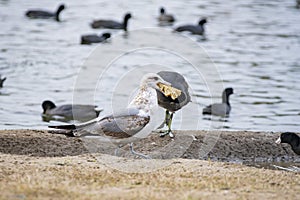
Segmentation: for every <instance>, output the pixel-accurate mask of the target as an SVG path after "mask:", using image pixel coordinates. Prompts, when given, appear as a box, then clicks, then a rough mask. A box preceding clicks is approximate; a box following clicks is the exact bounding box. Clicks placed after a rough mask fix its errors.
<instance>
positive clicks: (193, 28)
mask: <svg viewBox="0 0 300 200" xmlns="http://www.w3.org/2000/svg"><path fill="white" fill-rule="evenodd" d="M206 22H207V20H206V18H203V19H201V20H200V21H199V23H198V24H197V25H192V24H188V25H183V26H179V27H177V28H176V29H175V31H177V32H183V31H188V32H190V33H192V34H196V35H203V34H204V32H205V29H204V24H206Z"/></svg>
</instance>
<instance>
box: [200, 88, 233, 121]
mask: <svg viewBox="0 0 300 200" xmlns="http://www.w3.org/2000/svg"><path fill="white" fill-rule="evenodd" d="M231 94H233V89H232V88H226V89H225V90H224V91H223V93H222V103H215V104H212V105H209V106H207V107H205V108H203V111H202V114H203V115H217V116H222V117H226V116H228V115H229V113H230V110H231V106H230V103H229V96H230V95H231Z"/></svg>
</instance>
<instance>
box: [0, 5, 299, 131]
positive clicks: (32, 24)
mask: <svg viewBox="0 0 300 200" xmlns="http://www.w3.org/2000/svg"><path fill="white" fill-rule="evenodd" d="M60 3H61V2H60V1H46V2H43V3H41V1H38V0H30V1H16V0H0V27H1V29H0V38H1V40H0V74H2V75H3V76H6V77H7V80H6V82H5V84H4V87H3V88H1V89H0V105H1V106H0V116H1V120H0V128H1V129H15V128H35V129H45V128H47V125H48V124H49V123H47V122H43V121H42V118H41V112H42V108H41V103H42V102H43V101H44V100H46V99H50V100H53V101H54V102H55V103H57V104H58V105H59V104H66V103H71V102H72V101H73V91H74V90H73V89H74V86H75V85H76V80H77V77H78V73H79V72H80V69H81V67H82V66H83V65H84V63H85V62H86V60H88V59H89V58H90V56H91V54H93V52H94V51H95V49H96V47H97V45H85V46H83V45H80V44H79V41H80V35H82V34H87V33H101V32H103V30H93V29H91V28H90V26H89V23H90V22H91V21H92V20H93V19H98V18H111V19H116V20H122V18H123V15H124V14H125V13H126V12H127V11H130V12H131V13H132V15H133V16H134V18H133V19H131V20H130V21H129V28H128V29H129V33H128V35H127V36H126V35H124V34H123V32H122V31H118V30H113V31H110V32H111V33H112V34H113V38H112V40H111V42H108V43H107V44H104V45H103V46H105V47H106V48H107V47H110V45H114V44H115V43H116V41H118V42H120V43H122V44H123V45H124V44H128V45H134V44H136V42H137V41H136V38H137V37H136V36H137V33H136V31H135V30H140V29H143V28H157V27H158V22H157V20H156V17H157V16H158V9H159V7H160V6H162V4H161V3H160V1H153V0H152V1H137V0H132V1H117V2H113V1H96V0H86V1H77V0H72V1H71V0H69V1H64V3H65V4H66V6H67V9H66V10H64V11H63V12H62V13H61V19H62V22H60V23H57V22H55V21H52V20H30V19H27V18H26V17H24V13H25V11H26V10H28V9H32V8H45V9H48V10H55V9H56V7H57V6H58V5H59V4H60ZM294 5H295V2H294V1H292V0H291V1H284V0H277V1H276V0H274V1H270V2H266V1H261V0H248V1H245V0H237V1H226V3H224V1H221V0H213V1H211V0H204V1H195V0H194V1H189V0H187V1H180V0H174V1H172V3H170V4H167V3H165V4H164V5H163V6H165V8H166V10H167V12H170V13H172V14H174V15H175V17H176V19H177V21H176V22H175V23H174V25H173V26H169V27H164V28H165V30H169V31H170V32H171V29H172V27H176V26H178V25H180V24H184V23H197V21H198V20H199V19H200V17H207V19H208V23H207V24H206V26H205V28H206V37H205V40H204V39H203V38H202V37H199V36H194V35H189V34H185V33H183V35H184V36H186V37H187V38H188V39H191V40H192V41H195V42H196V43H197V44H198V45H200V46H201V47H202V48H203V49H204V50H205V51H206V53H207V54H208V56H209V57H210V58H211V60H212V61H213V62H214V64H215V66H216V67H217V70H218V71H219V74H220V75H221V77H222V79H223V82H222V83H223V85H224V86H225V87H233V88H234V91H235V94H234V95H232V96H231V99H230V100H231V105H232V112H231V113H230V117H229V118H227V119H226V120H225V122H224V123H223V126H224V128H226V129H227V130H263V131H297V132H299V131H300V128H299V122H300V107H299V102H300V79H299V77H300V26H299V22H300V10H297V9H296V8H295V6H294ZM150 37H151V36H149V40H150ZM158 37H159V35H158ZM175 37H176V36H175ZM143 39H144V40H146V41H147V39H148V38H143ZM158 41H159V42H161V43H166V40H165V39H164V38H163V37H162V38H161V40H158ZM114 42H115V43H114ZM174 43H176V41H174ZM193 48H194V47H192V46H191V50H193ZM194 50H195V49H194ZM116 51H117V50H116ZM114 53H117V52H107V55H114ZM143 58H148V59H150V60H152V61H153V62H154V63H155V62H158V61H162V60H163V61H162V62H165V64H169V65H177V66H175V67H178V68H179V67H181V70H182V73H183V74H184V75H185V74H186V75H188V74H189V68H184V67H183V66H182V65H183V64H182V63H181V62H180V61H178V62H177V61H176V59H175V58H173V57H172V56H169V55H163V54H160V53H157V52H156V51H155V52H151V51H148V52H140V54H137V55H133V57H131V58H130V59H128V58H127V59H126V58H124V59H123V60H120V62H116V63H115V65H116V66H119V67H120V70H115V71H114V72H115V73H111V74H110V77H108V79H107V80H108V81H111V82H114V80H115V79H118V78H119V77H120V76H122V72H123V71H126V70H127V69H128V68H130V67H131V66H134V65H137V64H138V62H139V61H140V62H142V61H143ZM176 63H177V64H176ZM191 79H192V78H191ZM191 79H189V81H190V83H191V84H192V87H193V91H194V93H193V96H195V97H197V98H198V99H197V101H196V102H194V104H195V103H197V105H198V106H199V107H201V108H203V107H204V106H205V105H208V104H210V103H211V101H212V100H211V96H210V95H209V93H208V92H207V89H206V86H205V85H204V84H203V83H202V81H197V80H191ZM138 82H139V80H137V83H138ZM94 87H95V86H94V85H89V84H85V85H83V87H82V88H81V89H82V90H81V94H82V99H81V100H80V103H90V101H86V102H85V101H84V97H85V95H86V94H85V93H88V92H90V91H91V90H93V89H94ZM109 89H110V88H109V87H107V88H104V90H107V91H108V90H109ZM104 96H105V95H102V93H100V94H97V98H95V104H97V105H98V106H99V107H103V108H104V109H105V112H104V113H103V114H107V113H109V112H110V109H109V103H108V100H109V99H108V98H107V97H104ZM213 98H214V100H215V101H220V95H217V96H213ZM187 109H188V107H187ZM195 118H197V119H198V120H199V124H198V129H209V128H211V121H212V120H208V119H206V118H203V116H202V115H201V113H200V114H197V113H196V114H191V115H190V119H186V120H187V123H186V124H187V126H185V129H188V128H189V127H191V128H192V129H195V128H194V127H193V126H189V125H192V124H189V123H192V121H193V120H194V119H195ZM179 120H180V118H178V117H177V118H175V122H174V124H175V125H174V127H175V128H176V122H178V121H179ZM213 120H215V119H213ZM217 120H218V119H217ZM189 121H190V122H189ZM52 123H53V122H52ZM213 128H220V127H213Z"/></svg>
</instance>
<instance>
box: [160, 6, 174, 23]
mask: <svg viewBox="0 0 300 200" xmlns="http://www.w3.org/2000/svg"><path fill="white" fill-rule="evenodd" d="M158 21H160V22H174V21H175V18H174V17H173V15H171V14H166V11H165V9H164V8H163V7H161V8H160V16H159V17H158Z"/></svg>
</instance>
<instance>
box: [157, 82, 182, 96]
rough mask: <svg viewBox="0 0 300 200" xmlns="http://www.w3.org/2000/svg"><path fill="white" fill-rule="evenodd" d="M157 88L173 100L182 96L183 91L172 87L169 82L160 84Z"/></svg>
mask: <svg viewBox="0 0 300 200" xmlns="http://www.w3.org/2000/svg"><path fill="white" fill-rule="evenodd" d="M157 86H158V88H159V90H160V91H161V92H162V93H163V94H164V95H165V96H166V97H169V96H170V97H171V98H172V99H173V100H175V99H177V98H178V97H179V96H180V95H181V90H178V89H177V88H174V87H172V86H171V84H170V83H169V82H166V81H162V82H158V83H157Z"/></svg>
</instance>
